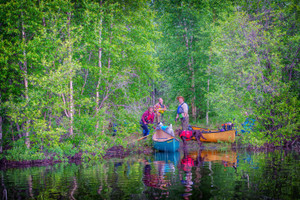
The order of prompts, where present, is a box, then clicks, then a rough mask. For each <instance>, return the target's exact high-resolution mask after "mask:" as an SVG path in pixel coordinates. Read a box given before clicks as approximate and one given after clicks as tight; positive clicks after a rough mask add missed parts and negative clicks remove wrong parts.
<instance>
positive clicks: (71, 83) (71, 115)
mask: <svg viewBox="0 0 300 200" xmlns="http://www.w3.org/2000/svg"><path fill="white" fill-rule="evenodd" d="M70 25H71V12H69V13H68V36H69V48H68V49H69V52H68V53H69V65H70V69H71V70H70V98H69V101H70V113H69V116H70V135H73V134H74V133H73V118H74V99H73V93H74V90H73V66H72V48H71V47H72V45H71V34H70Z"/></svg>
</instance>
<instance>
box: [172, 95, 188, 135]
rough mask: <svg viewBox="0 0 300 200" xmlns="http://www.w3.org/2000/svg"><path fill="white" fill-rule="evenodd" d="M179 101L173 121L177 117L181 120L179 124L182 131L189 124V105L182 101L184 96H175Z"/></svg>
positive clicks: (185, 129)
mask: <svg viewBox="0 0 300 200" xmlns="http://www.w3.org/2000/svg"><path fill="white" fill-rule="evenodd" d="M177 100H178V101H179V106H178V108H177V115H176V119H175V121H177V119H178V118H179V119H180V121H181V126H182V130H183V131H187V130H188V126H189V114H188V112H189V106H188V105H187V104H186V103H185V102H184V98H183V97H182V96H179V97H177Z"/></svg>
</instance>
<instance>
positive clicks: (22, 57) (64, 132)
mask: <svg viewBox="0 0 300 200" xmlns="http://www.w3.org/2000/svg"><path fill="white" fill-rule="evenodd" d="M0 2H1V6H0V9H1V12H0V30H1V34H0V37H1V38H0V45H1V48H0V51H1V54H0V66H1V67H0V83H1V84H0V140H1V144H0V152H2V154H1V158H3V157H5V158H6V159H7V160H39V159H46V158H50V157H54V159H55V160H64V159H67V157H68V156H72V155H74V154H76V153H78V152H82V153H83V158H84V159H98V158H101V157H102V156H103V154H104V152H105V150H106V149H107V148H109V147H112V146H114V145H122V146H126V145H128V143H129V142H130V141H128V140H126V138H128V137H129V136H130V135H132V134H140V135H141V128H140V125H139V120H140V117H141V115H142V113H143V112H144V111H145V110H146V109H147V107H148V106H150V105H154V104H155V103H156V102H157V98H158V97H162V98H163V99H164V102H165V104H166V105H167V106H168V111H167V112H166V116H165V117H166V120H167V121H168V123H170V122H172V123H174V119H175V112H174V110H175V109H176V108H177V105H178V102H177V101H176V97H177V96H179V95H181V96H184V97H185V100H186V102H187V103H188V105H189V113H190V123H191V124H198V125H202V126H207V127H214V128H216V127H217V126H218V125H220V124H222V123H224V122H227V121H232V120H233V119H235V124H236V128H237V129H239V127H240V124H241V123H242V122H244V121H245V119H246V118H252V119H255V120H256V122H255V127H254V129H253V131H252V132H250V133H247V134H243V135H242V141H243V142H244V143H250V144H252V145H257V146H260V145H263V144H264V143H266V142H268V143H274V144H275V145H283V144H285V143H287V142H290V143H293V142H295V141H296V140H298V139H299V138H298V132H299V128H300V125H299V116H300V115H299V113H300V106H299V98H300V96H299V90H300V89H299V88H300V72H299V58H300V56H299V50H300V32H299V30H300V23H299V20H300V19H299V17H300V16H299V14H300V3H299V1H297V0H261V1H259V0H243V1H229V0H228V1H221V0H152V1H147V0H130V1H129V0H98V1H94V0H82V1H81V0H80V1H73V0H72V1H70V0H35V1H32V0H18V1H12V0H6V1H3V0H1V1H0ZM114 124H116V125H117V130H118V131H117V134H116V135H115V136H113V134H112V129H111V126H112V125H114ZM1 158H0V159H1Z"/></svg>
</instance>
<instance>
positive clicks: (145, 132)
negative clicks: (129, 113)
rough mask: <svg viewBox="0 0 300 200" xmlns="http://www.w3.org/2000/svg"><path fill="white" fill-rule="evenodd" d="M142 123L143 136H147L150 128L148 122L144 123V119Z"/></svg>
mask: <svg viewBox="0 0 300 200" xmlns="http://www.w3.org/2000/svg"><path fill="white" fill-rule="evenodd" d="M140 124H141V127H142V129H143V136H146V135H148V134H149V133H148V132H149V130H148V126H147V124H144V123H143V122H142V121H141V122H140Z"/></svg>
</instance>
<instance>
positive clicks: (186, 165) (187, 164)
mask: <svg viewBox="0 0 300 200" xmlns="http://www.w3.org/2000/svg"><path fill="white" fill-rule="evenodd" d="M181 164H182V166H183V167H182V169H183V170H184V171H186V172H187V171H191V168H192V167H193V166H194V160H193V159H192V158H191V157H190V156H189V155H188V156H187V157H186V158H183V159H182V160H181Z"/></svg>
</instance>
